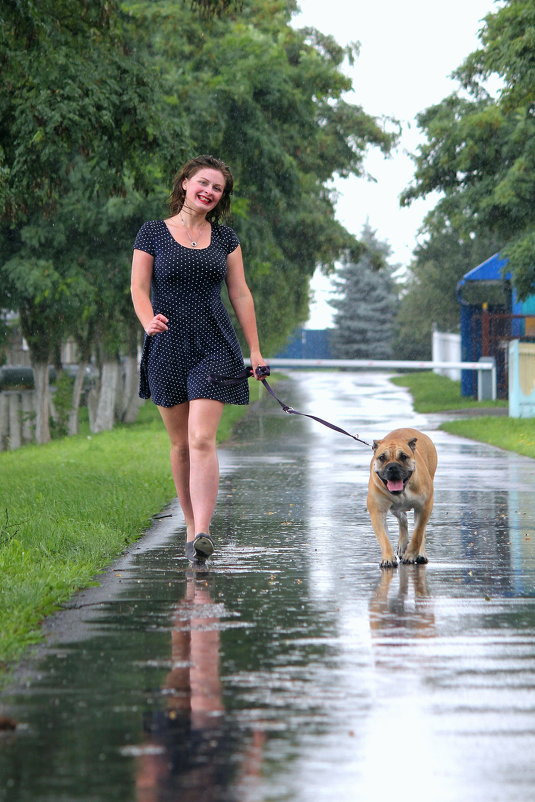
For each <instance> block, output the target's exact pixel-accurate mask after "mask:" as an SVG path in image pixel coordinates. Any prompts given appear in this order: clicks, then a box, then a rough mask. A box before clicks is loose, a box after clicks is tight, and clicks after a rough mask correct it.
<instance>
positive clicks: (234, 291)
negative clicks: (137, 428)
mask: <svg viewBox="0 0 535 802" xmlns="http://www.w3.org/2000/svg"><path fill="white" fill-rule="evenodd" d="M233 184H234V182H233V178H232V173H231V172H230V169H229V167H228V166H227V165H226V164H225V163H224V162H222V161H221V160H219V159H216V158H214V157H213V156H199V157H197V158H195V159H192V160H190V161H189V162H188V163H187V164H185V165H184V167H183V168H182V170H181V171H180V172H179V173H178V175H177V177H176V179H175V182H174V186H173V191H172V194H171V199H170V211H171V216H170V217H169V218H167V219H166V220H152V221H149V222H147V223H145V224H144V225H143V226H142V227H141V229H140V230H139V232H138V235H137V237H136V241H135V243H134V256H133V260H132V299H133V302H134V308H135V310H136V314H137V316H138V318H139V320H140V322H141V324H142V326H143V328H144V329H145V334H146V336H145V342H144V347H143V355H142V359H141V384H140V396H141V397H142V398H151V399H152V401H153V402H154V403H155V404H156V405H157V406H158V409H159V412H160V415H161V417H162V420H163V422H164V425H165V428H166V430H167V433H168V435H169V439H170V442H171V469H172V473H173V479H174V482H175V487H176V491H177V495H178V499H179V501H180V505H181V507H182V511H183V513H184V518H185V522H186V529H187V534H186V557H187V558H188V559H189V560H191V561H195V560H197V561H198V560H201V561H202V560H205V559H206V558H207V557H209V556H210V555H211V554H212V552H213V550H214V543H213V540H212V538H211V537H210V534H209V531H210V522H211V519H212V515H213V512H214V509H215V504H216V500H217V489H218V483H219V469H218V462H217V454H216V433H217V429H218V426H219V422H220V419H221V413H222V412H223V405H224V404H247V403H248V401H249V393H248V387H247V382H246V380H244V381H241V382H238V383H237V384H235V385H232V386H226V385H215V384H214V383H213V382H212V380H211V375H212V374H221V375H224V376H237V377H239V376H240V375H241V374H243V372H244V368H245V366H244V361H243V356H242V353H241V349H240V345H239V342H238V338H237V336H236V333H235V331H234V328H233V326H232V324H231V321H230V318H229V315H228V312H227V310H226V308H225V306H224V304H223V302H222V300H221V285H222V282H223V280H224V281H225V282H226V284H227V288H228V295H229V299H230V302H231V304H232V306H233V308H234V311H235V313H236V317H237V318H238V321H239V323H240V326H241V328H242V330H243V334H244V337H245V340H246V341H247V344H248V345H249V348H250V353H251V365H252V367H253V369H256V368H258V367H259V366H261V365H264V364H265V363H264V360H263V358H262V355H261V353H260V346H259V343H258V334H257V328H256V316H255V310H254V303H253V298H252V295H251V292H250V290H249V287H248V285H247V282H246V279H245V272H244V267H243V259H242V253H241V247H240V243H239V240H238V237H237V236H236V234H235V233H234V231H233V230H232V229H231V228H229V227H228V226H225V225H221V224H220V223H219V222H218V221H219V219H220V218H221V217H224V216H225V215H226V214H227V213H228V211H229V208H230V195H231V193H232V189H233Z"/></svg>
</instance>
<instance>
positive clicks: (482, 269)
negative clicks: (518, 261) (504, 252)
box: [457, 253, 511, 287]
mask: <svg viewBox="0 0 535 802" xmlns="http://www.w3.org/2000/svg"><path fill="white" fill-rule="evenodd" d="M508 262H509V259H503V258H502V257H501V256H500V254H499V253H495V254H494V256H491V257H490V258H489V259H486V260H485V261H484V262H482V263H481V264H480V265H478V266H477V267H473V268H472V270H469V271H468V273H465V274H464V276H463V277H462V279H461V280H460V281H459V283H458V284H457V286H458V287H462V286H463V284H466V282H467V281H503V280H504V279H510V278H511V273H510V272H507V273H505V274H504V272H503V268H504V267H505V266H506V265H507V264H508Z"/></svg>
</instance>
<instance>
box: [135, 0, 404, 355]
mask: <svg viewBox="0 0 535 802" xmlns="http://www.w3.org/2000/svg"><path fill="white" fill-rule="evenodd" d="M294 10H295V3H294V2H292V1H291V0H290V1H288V0H249V1H248V2H244V3H243V5H242V6H241V7H240V9H239V10H237V11H232V12H231V11H229V12H227V13H225V14H224V15H222V16H220V17H217V18H215V19H212V20H210V21H208V22H205V21H202V22H200V21H199V18H198V16H197V15H196V13H195V12H194V11H189V12H188V10H187V9H186V8H184V6H183V5H182V4H177V3H172V2H166V3H155V2H151V3H138V4H136V6H135V9H134V11H133V13H135V14H136V15H139V19H140V21H143V25H142V27H143V29H144V30H145V31H146V32H147V37H148V39H149V41H148V43H147V47H148V48H150V52H151V53H152V54H153V57H154V59H155V64H157V66H158V69H159V70H160V71H161V75H162V81H163V86H164V91H165V92H166V93H168V96H169V98H174V103H175V105H176V108H177V110H178V109H183V108H186V109H187V110H188V115H189V117H188V119H189V126H188V133H189V135H190V136H191V139H192V141H193V143H194V148H195V150H196V151H197V152H201V153H202V152H211V153H215V154H216V155H218V156H220V157H221V158H223V159H224V160H225V161H227V162H228V163H229V164H230V165H231V167H232V169H233V172H234V175H235V186H236V191H235V198H234V201H233V209H234V214H233V220H232V225H234V227H235V228H236V230H237V232H238V234H239V236H240V239H241V241H242V244H243V249H244V254H245V257H246V269H247V275H248V279H249V281H250V284H251V288H252V290H253V292H254V295H255V302H256V306H257V315H258V319H259V326H260V332H261V337H262V346H263V350H264V352H265V353H273V352H275V351H276V350H277V348H278V347H279V346H280V345H281V344H282V343H283V342H284V341H285V340H286V338H287V336H288V334H289V333H290V332H291V331H292V330H293V329H294V328H295V326H296V325H297V324H298V323H299V322H302V321H303V320H305V319H306V317H307V314H308V296H309V293H308V285H309V281H310V278H311V277H312V275H313V273H314V270H315V268H316V266H318V265H321V266H322V267H323V268H324V269H325V270H326V271H329V270H332V269H334V264H335V261H336V260H337V259H338V258H339V257H340V256H341V254H342V253H344V252H346V251H347V250H348V249H351V248H353V249H354V248H355V247H356V241H355V238H354V237H352V236H350V235H349V234H348V232H347V231H345V229H344V228H343V227H342V226H341V225H340V224H339V223H338V222H337V221H336V219H335V213H334V200H335V199H334V195H333V193H332V192H331V190H330V189H329V188H328V185H329V182H330V180H331V179H332V177H333V175H335V174H337V173H338V174H341V175H348V174H351V173H353V174H361V171H362V160H363V156H364V153H365V151H366V149H367V148H368V147H369V146H371V145H375V146H377V147H379V148H381V149H382V150H383V151H384V152H387V151H388V149H389V147H390V146H391V144H392V142H393V136H392V135H391V134H388V133H386V132H385V131H384V130H382V128H381V127H380V126H379V125H378V124H377V122H376V121H375V120H374V119H373V118H372V117H370V116H369V115H367V114H366V113H365V112H364V111H363V110H362V109H361V108H360V107H359V106H358V105H351V104H349V103H348V102H347V101H346V100H344V94H345V93H346V92H347V91H348V90H350V89H351V82H350V81H349V79H348V78H347V77H346V76H345V75H344V74H343V72H342V69H341V66H342V64H343V62H344V60H345V59H353V58H354V57H355V54H356V51H355V48H354V47H348V48H343V47H340V46H339V45H338V44H337V43H336V42H335V41H334V40H333V39H332V37H327V36H323V35H322V34H320V33H319V32H317V31H315V30H312V29H303V30H300V31H296V30H294V28H292V27H291V25H290V20H291V14H292V12H293V11H294ZM164 32H165V35H164Z"/></svg>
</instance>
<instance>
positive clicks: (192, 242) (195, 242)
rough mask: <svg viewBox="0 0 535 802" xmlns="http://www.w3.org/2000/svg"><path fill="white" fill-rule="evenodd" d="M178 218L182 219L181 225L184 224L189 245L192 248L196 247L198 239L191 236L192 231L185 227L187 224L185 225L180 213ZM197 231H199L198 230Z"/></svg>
mask: <svg viewBox="0 0 535 802" xmlns="http://www.w3.org/2000/svg"><path fill="white" fill-rule="evenodd" d="M180 219H181V220H182V225H183V226H184V228H185V229H186V234H187V235H188V237H189V238H190V245H191V247H192V248H196V247H197V245H198V244H199V240H198V239H194V238H193V236H192V233H191V231H190V230H189V228H188V227H187V225H186V221H185V220H184V218H183V217H182V215H180ZM203 229H204V226H203ZM199 233H200V232H199Z"/></svg>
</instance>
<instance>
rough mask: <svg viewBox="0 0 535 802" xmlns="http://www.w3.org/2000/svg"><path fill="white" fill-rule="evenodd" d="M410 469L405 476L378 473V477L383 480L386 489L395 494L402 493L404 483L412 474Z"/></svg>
mask: <svg viewBox="0 0 535 802" xmlns="http://www.w3.org/2000/svg"><path fill="white" fill-rule="evenodd" d="M412 473H413V472H412V471H409V472H408V473H407V475H406V476H404V477H403V478H401V477H400V476H399V475H398V476H382V475H381V474H379V478H380V479H381V481H382V482H383V484H384V486H385V487H386V489H387V490H388V492H389V493H393V494H394V495H396V494H397V493H403V491H404V490H405V485H406V484H407V482H408V481H409V479H410V478H411V476H412Z"/></svg>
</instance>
